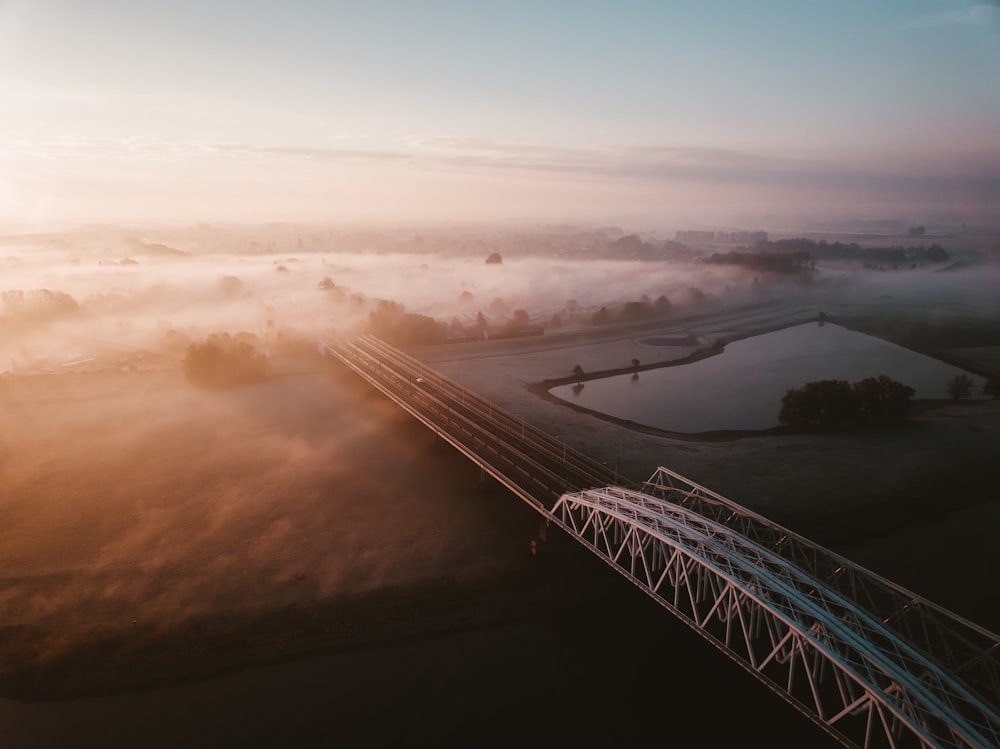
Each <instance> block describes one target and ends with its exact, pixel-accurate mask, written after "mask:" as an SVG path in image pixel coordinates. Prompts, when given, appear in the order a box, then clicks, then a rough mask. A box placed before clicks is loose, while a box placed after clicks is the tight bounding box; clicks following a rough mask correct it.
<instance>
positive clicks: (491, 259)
mask: <svg viewBox="0 0 1000 749" xmlns="http://www.w3.org/2000/svg"><path fill="white" fill-rule="evenodd" d="M501 263H503V258H502V257H500V253H499V252H491V253H490V254H489V255H488V256H487V257H486V264H487V265H500V264H501Z"/></svg>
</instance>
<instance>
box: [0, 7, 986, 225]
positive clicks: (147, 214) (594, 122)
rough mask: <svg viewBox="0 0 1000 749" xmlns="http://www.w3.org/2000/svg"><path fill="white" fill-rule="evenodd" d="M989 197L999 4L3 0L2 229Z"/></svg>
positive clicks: (609, 212)
mask: <svg viewBox="0 0 1000 749" xmlns="http://www.w3.org/2000/svg"><path fill="white" fill-rule="evenodd" d="M998 205H1000V4H998V3H997V2H990V3H978V4H977V3H967V2H955V1H953V0H898V1H893V2H890V1H888V0H886V1H883V2H877V3H875V2H870V0H842V1H841V2H838V3H829V2H823V3H820V2H803V1H802V0H797V1H795V2H793V1H788V2H779V1H777V0H770V1H767V0H762V1H759V2H753V3H750V2H735V1H734V2H703V3H688V2H683V3H682V2H671V1H670V0H655V1H650V2H640V1H638V0H633V1H631V2H627V1H624V0H622V1H619V2H611V1H610V0H609V1H608V2H594V1H591V0H575V1H574V2H547V1H546V0H531V1H526V2H521V1H520V0H508V1H507V2H479V1H477V0H467V1H465V2H458V1H457V0H456V1H455V2H436V1H434V0H423V1H422V2H412V1H409V0H399V1H391V0H369V1H367V2H360V1H358V2H337V1H335V0H325V1H324V0H285V1H284V2H281V3H253V2H248V1H247V0H240V1H239V2H237V1H236V0H200V1H198V2H187V1H186V0H0V221H3V222H22V223H23V222H28V223H29V224H30V223H32V222H36V223H37V222H42V221H45V220H47V219H69V220H74V221H77V220H108V221H129V220H143V219H157V220H159V219H177V220H182V221H197V220H205V221H213V220H249V221H254V220H299V219H309V220H340V219H356V218H361V219H413V218H427V219H433V220H440V219H446V218H456V219H477V218H488V219H494V218H507V217H537V218H548V219H564V218H575V219H584V220H588V219H589V220H593V221H595V222H602V221H613V220H619V221H629V220H635V221H646V222H650V223H651V224H655V223H656V222H660V223H663V224H664V225H666V226H673V225H680V224H688V225H694V224H696V223H697V222H698V221H706V222H712V221H719V220H729V221H733V222H737V223H738V222H740V221H746V222H758V223H760V222H763V221H764V218H766V217H767V216H782V217H787V216H794V215H799V216H804V217H809V216H822V215H827V214H829V215H836V214H845V215H856V216H860V217H872V218H882V217H900V218H906V219H913V220H921V218H922V217H923V216H926V215H929V214H930V213H932V212H934V213H937V212H948V213H954V214H955V215H961V216H962V217H964V218H967V219H968V220H970V221H975V220H986V218H988V217H991V218H993V219H996V218H997V216H996V211H997V210H998ZM750 228H752V227H750Z"/></svg>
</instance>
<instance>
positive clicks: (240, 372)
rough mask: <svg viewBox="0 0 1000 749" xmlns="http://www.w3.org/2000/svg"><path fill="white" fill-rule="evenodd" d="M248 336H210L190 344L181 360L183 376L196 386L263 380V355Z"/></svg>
mask: <svg viewBox="0 0 1000 749" xmlns="http://www.w3.org/2000/svg"><path fill="white" fill-rule="evenodd" d="M253 338H254V336H252V334H237V335H236V336H231V335H229V333H211V334H209V335H208V336H207V337H206V338H205V340H203V341H201V342H195V343H191V344H190V345H189V346H188V350H187V354H186V355H185V356H184V365H183V366H184V374H185V376H186V377H187V378H188V380H190V381H191V382H193V383H194V384H196V385H201V386H203V387H225V386H228V385H238V384H242V383H247V382H254V381H256V380H260V379H263V378H264V377H265V376H266V375H267V370H268V362H267V355H266V354H265V353H264V352H263V351H262V350H261V349H259V348H258V347H257V346H256V345H255V344H254V342H253V340H252V339H253Z"/></svg>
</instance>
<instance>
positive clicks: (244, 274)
mask: <svg viewBox="0 0 1000 749" xmlns="http://www.w3.org/2000/svg"><path fill="white" fill-rule="evenodd" d="M185 236H187V235H184V234H183V233H182V234H181V235H180V236H179V237H177V238H175V239H171V238H169V237H160V236H157V237H156V238H155V239H154V240H143V241H138V240H135V239H134V238H130V237H129V236H126V235H122V236H118V235H115V234H113V233H110V234H109V232H108V231H107V230H102V231H101V232H99V233H97V234H93V233H90V234H87V233H82V234H66V235H60V236H46V237H27V236H25V237H7V238H5V239H4V240H3V244H2V245H0V487H2V489H0V515H2V517H3V518H4V522H3V523H2V524H0V622H3V624H2V627H4V628H5V631H7V632H8V633H11V632H13V631H14V629H17V628H21V629H18V631H19V632H21V631H22V630H23V631H33V632H40V633H43V634H44V637H43V640H41V641H39V642H38V643H35V644H34V645H32V647H31V648H27V649H26V647H27V646H26V645H25V640H24V639H23V638H20V639H18V638H14V639H10V640H8V642H9V643H12V644H11V645H10V648H14V650H17V651H18V653H20V654H19V655H17V658H20V659H21V660H22V661H23V658H24V657H28V660H29V661H30V660H31V658H37V659H39V660H38V662H41V660H44V659H45V658H49V657H55V656H53V655H52V654H53V653H58V652H62V651H61V650H60V648H69V647H71V646H72V643H73V642H74V641H75V640H74V638H79V637H83V636H86V635H87V633H90V632H95V631H97V632H100V631H105V630H122V629H125V630H127V629H128V628H129V627H132V626H140V625H143V626H164V627H169V626H172V625H173V624H174V623H176V622H178V621H183V620H185V619H188V618H191V617H197V616H201V615H205V614H210V613H215V612H228V613H232V612H236V611H243V610H249V609H254V608H258V607H261V606H282V605H295V604H302V603H309V602H314V601H317V600H321V599H328V598H329V597H331V596H335V595H338V594H343V593H349V592H356V591H363V590H370V589H374V588H379V587H384V586H388V585H404V584H407V583H409V582H412V581H414V580H418V579H422V578H431V577H434V576H442V575H444V576H453V577H454V576H458V577H462V576H472V577H475V576H477V575H487V574H491V573H495V572H496V571H497V570H502V569H504V567H505V565H509V564H510V563H511V562H510V560H511V559H512V558H514V557H519V556H520V555H523V553H524V549H523V548H520V547H519V548H517V549H512V548H511V543H512V542H511V536H510V534H508V533H506V532H505V530H504V529H503V528H498V527H496V526H495V519H496V517H497V515H496V508H492V509H489V508H487V507H486V506H485V505H483V504H482V498H481V496H480V495H481V487H478V486H477V484H476V480H475V479H476V471H475V467H474V466H471V464H467V462H465V461H463V460H462V459H461V458H456V456H455V455H453V454H452V453H451V452H449V451H443V452H442V451H435V448H434V443H433V439H432V437H431V436H430V435H429V434H428V433H426V431H425V430H423V429H422V428H420V427H419V426H416V425H414V424H413V423H412V420H410V419H409V418H407V417H405V416H404V415H402V414H401V413H399V412H398V410H397V409H395V408H394V407H391V406H390V405H389V404H387V403H386V402H385V401H384V400H382V399H380V398H372V397H369V395H368V391H367V390H366V389H365V388H363V387H361V386H360V385H359V384H357V383H355V382H354V381H353V380H352V379H351V378H349V377H342V378H339V379H338V377H337V376H336V375H335V374H334V373H333V372H332V371H331V370H328V369H324V368H323V366H324V364H323V361H322V360H321V359H320V358H319V357H318V356H317V355H316V349H315V344H316V342H317V341H318V340H321V339H323V338H324V337H326V336H328V335H331V334H333V333H350V332H353V331H358V330H363V329H364V328H365V325H366V324H367V323H368V322H369V320H370V315H371V312H372V310H374V309H378V306H379V301H380V300H391V301H392V302H395V303H396V304H398V305H401V306H402V308H404V309H405V310H406V311H407V312H409V313H414V314H415V315H422V316H427V317H429V318H433V319H434V320H435V321H436V322H437V323H439V324H440V325H441V327H442V329H444V328H447V329H448V330H449V331H452V332H453V331H454V329H455V326H456V321H457V327H458V328H459V329H463V330H466V331H467V330H469V329H474V326H475V323H476V320H477V318H478V317H479V316H480V315H483V316H484V317H485V318H486V319H487V320H488V321H489V323H490V325H491V326H495V327H496V328H498V329H502V325H503V324H504V322H505V321H508V320H511V319H518V318H520V319H521V322H527V323H530V324H531V326H534V327H535V328H541V329H544V331H545V333H552V332H558V331H559V330H564V329H565V330H572V329H574V328H580V327H588V326H589V327H592V326H594V325H595V324H597V323H598V322H607V321H609V320H614V319H619V318H616V316H620V315H624V314H625V312H626V311H628V310H629V309H631V310H632V311H633V312H636V311H638V313H641V314H646V313H648V311H649V310H650V309H657V310H659V311H660V312H662V311H664V310H672V311H675V312H679V313H682V314H683V313H686V312H687V311H691V312H695V311H698V310H699V309H705V308H706V307H705V305H713V304H720V303H725V304H740V303H753V302H758V301H763V300H768V299H770V300H773V299H776V298H780V297H781V296H782V295H795V296H796V297H797V298H800V299H814V300H815V302H816V306H817V309H821V308H822V307H823V305H824V304H826V303H828V302H830V301H831V300H835V301H836V302H837V303H839V304H841V305H849V304H851V303H856V304H858V305H868V306H869V307H870V308H872V309H877V308H878V307H879V305H881V304H883V303H888V302H889V301H892V303H893V304H898V302H899V300H900V299H901V298H905V299H906V300H907V301H906V303H907V304H909V305H911V306H912V307H913V308H914V309H921V310H923V312H922V314H925V315H932V314H937V312H936V310H942V312H941V314H982V315H985V316H1000V309H998V297H997V296H996V295H995V293H991V292H992V291H993V290H994V289H995V288H996V285H997V276H996V266H990V265H984V266H979V267H975V268H971V269H969V268H962V267H960V266H957V265H954V264H952V265H946V266H945V265H943V266H941V267H939V268H934V269H919V270H900V271H899V272H889V271H886V272H872V271H868V270H866V271H861V270H860V269H859V268H857V267H854V266H848V265H845V266H839V267H835V266H830V267H821V268H820V269H819V270H818V271H817V272H816V273H814V274H812V275H811V276H809V277H808V278H804V277H800V276H788V277H778V276H773V275H768V274H764V273H759V272H754V271H752V270H750V269H748V268H743V267H734V266H720V265H709V264H706V263H704V262H700V261H699V260H698V258H694V257H692V258H687V259H685V258H675V259H661V260H615V259H575V258H573V257H567V256H565V255H563V254H560V253H559V252H551V251H550V252H546V253H545V254H540V255H538V256H532V255H531V254H530V253H529V252H511V253H505V254H504V256H503V257H502V258H501V259H500V262H489V263H488V262H486V260H487V257H488V256H489V254H490V253H489V251H488V250H489V249H490V247H489V246H487V245H483V246H482V252H478V251H477V252H455V251H454V250H453V249H449V247H448V246H444V247H440V248H439V247H436V246H435V243H434V242H433V241H427V242H425V243H424V244H423V245H422V247H421V249H420V251H419V252H418V251H412V252H386V251H382V250H379V249H377V248H367V247H366V246H365V242H364V241H359V242H358V243H357V245H356V246H353V247H351V248H348V249H344V248H338V249H336V251H334V250H333V249H331V248H328V247H325V246H324V245H323V244H322V242H311V241H307V242H305V243H302V242H301V241H300V240H298V239H297V237H296V236H295V234H294V233H291V234H289V232H287V231H285V232H283V233H281V234H280V236H278V237H277V238H276V239H273V240H271V239H267V238H266V237H262V238H261V240H260V241H259V242H257V241H256V240H254V241H251V242H248V240H247V237H246V234H245V233H242V234H240V235H238V236H237V237H235V238H232V237H230V238H228V239H227V237H226V235H225V234H224V233H219V232H213V233H211V235H210V237H211V238H214V239H215V240H217V242H215V243H213V242H210V241H205V240H204V237H202V239H201V240H199V242H193V241H187V239H185ZM444 244H445V245H447V243H444ZM550 249H551V248H550ZM630 305H631V307H630ZM602 309H603V310H604V315H605V317H604V319H603V320H602V319H600V317H599V316H600V314H601V311H602ZM518 313H521V314H520V315H518ZM621 319H623V318H621ZM218 333H228V334H230V335H232V336H238V337H240V340H248V341H251V342H253V344H254V345H255V346H257V347H258V348H259V349H260V350H261V351H263V352H265V354H266V355H267V356H269V357H270V360H271V361H272V363H273V367H272V369H271V371H270V375H269V376H268V377H266V378H265V379H263V380H261V381H258V382H255V383H251V384H243V385H240V386H238V387H228V388H214V389H211V388H201V387H198V386H197V385H196V384H195V383H192V382H190V381H188V380H187V379H186V378H185V376H184V368H183V366H182V362H183V360H184V358H185V355H186V354H187V352H188V351H189V350H190V346H191V344H192V343H194V342H197V341H199V340H202V339H204V338H206V337H207V336H210V335H212V334H218ZM359 399H365V401H364V406H363V407H361V408H359V407H358V403H359ZM415 487H419V489H416V488H415ZM517 538H518V539H520V540H523V539H522V538H521V537H520V536H517ZM12 628H13V629H12ZM29 639H30V638H29ZM39 643H41V644H39ZM10 648H8V650H7V651H4V650H2V649H0V665H2V662H3V660H4V659H7V658H8V657H13V656H14V651H13V650H10ZM32 648H34V649H32ZM29 651H30V653H31V654H30V655H29V656H24V653H28V652H29Z"/></svg>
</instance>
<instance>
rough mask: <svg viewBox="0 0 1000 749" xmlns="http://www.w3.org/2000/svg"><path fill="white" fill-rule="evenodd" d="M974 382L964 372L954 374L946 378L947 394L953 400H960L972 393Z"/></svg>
mask: <svg viewBox="0 0 1000 749" xmlns="http://www.w3.org/2000/svg"><path fill="white" fill-rule="evenodd" d="M974 384H975V383H974V382H973V381H972V378H971V377H969V375H967V374H965V372H961V373H960V374H957V375H955V376H954V377H952V378H951V379H950V380H948V396H949V397H950V398H951V399H952V400H953V401H960V400H962V399H963V398H968V397H969V396H970V395H972V386H973V385H974Z"/></svg>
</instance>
